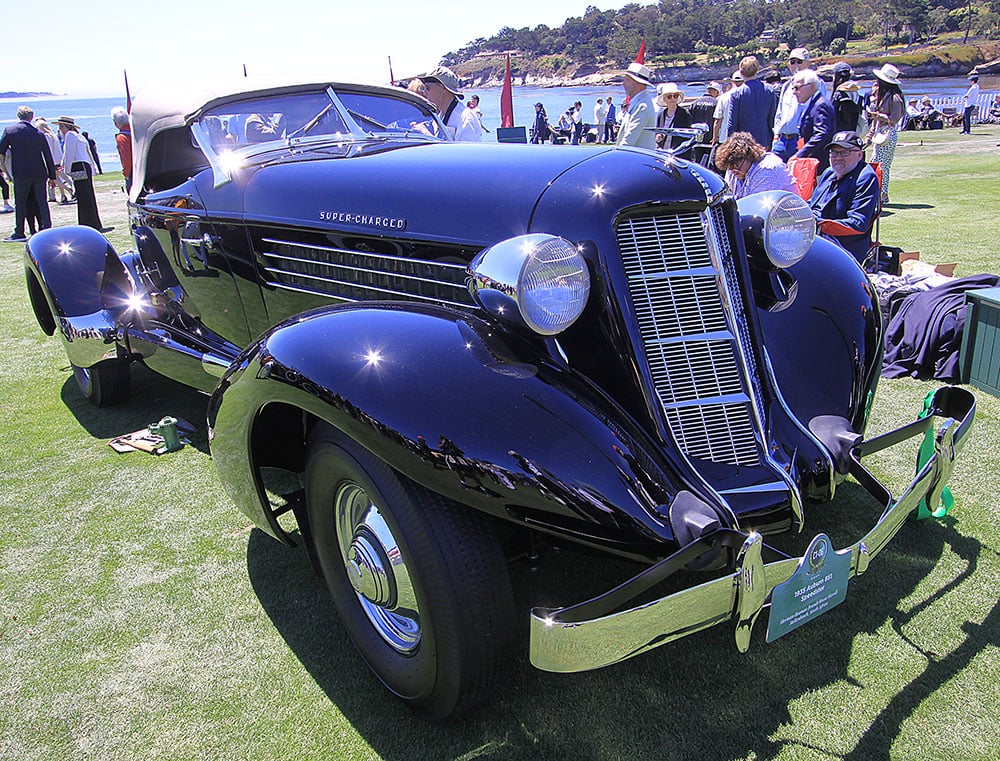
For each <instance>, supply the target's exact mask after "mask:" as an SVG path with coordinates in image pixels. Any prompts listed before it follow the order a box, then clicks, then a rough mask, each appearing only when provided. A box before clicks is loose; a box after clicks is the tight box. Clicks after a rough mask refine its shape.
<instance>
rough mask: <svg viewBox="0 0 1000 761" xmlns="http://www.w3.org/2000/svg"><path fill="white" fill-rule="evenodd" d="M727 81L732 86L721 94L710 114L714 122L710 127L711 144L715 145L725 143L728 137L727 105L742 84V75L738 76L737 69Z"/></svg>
mask: <svg viewBox="0 0 1000 761" xmlns="http://www.w3.org/2000/svg"><path fill="white" fill-rule="evenodd" d="M729 81H730V82H732V83H733V86H732V87H730V88H729V89H728V90H726V91H725V92H724V93H722V95H720V96H719V98H718V100H716V101H715V113H714V114H712V120H713V122H714V125H713V127H712V142H713V143H714V144H716V145H718V144H719V143H724V142H726V138H728V137H729V104H730V101H731V100H732V97H733V92H734V91H735V90H736V88H737V87H739V86H740V85H742V84H743V75H742V74H740V72H739V69H737V70H736V71H734V72H733V76H732V77H730V80H729Z"/></svg>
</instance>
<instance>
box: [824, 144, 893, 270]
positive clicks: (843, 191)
mask: <svg viewBox="0 0 1000 761" xmlns="http://www.w3.org/2000/svg"><path fill="white" fill-rule="evenodd" d="M829 152H830V168H829V169H827V170H825V171H824V172H823V174H821V175H820V177H819V180H818V182H817V183H816V189H815V190H814V191H813V194H812V196H811V197H810V198H809V208H811V209H812V211H813V214H814V215H815V216H816V219H817V223H818V227H819V231H820V233H822V234H823V235H824V236H826V237H828V238H830V239H831V240H833V241H836V242H837V243H839V244H840V245H841V247H843V248H844V249H845V250H847V251H848V252H849V253H850V254H852V255H853V256H854V258H855V259H857V260H858V262H859V263H864V261H865V259H866V258H867V256H868V251H869V249H871V246H872V226H873V225H874V223H875V218H876V217H877V216H878V213H879V197H880V191H879V182H878V176H877V175H876V174H875V170H874V169H872V168H871V167H870V166H868V164H867V163H865V160H864V159H865V154H864V149H863V148H862V143H861V138H860V137H858V133H857V132H850V131H847V132H838V133H837V134H835V135H834V136H833V140H831V141H830V146H829Z"/></svg>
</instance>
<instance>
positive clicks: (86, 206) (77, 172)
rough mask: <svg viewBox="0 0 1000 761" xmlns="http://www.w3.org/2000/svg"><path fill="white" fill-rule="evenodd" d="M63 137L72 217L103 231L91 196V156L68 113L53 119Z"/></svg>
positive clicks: (63, 157) (92, 191)
mask: <svg viewBox="0 0 1000 761" xmlns="http://www.w3.org/2000/svg"><path fill="white" fill-rule="evenodd" d="M55 123H56V124H58V125H59V133H60V134H61V135H62V138H63V156H62V162H61V163H62V168H63V169H64V170H65V171H66V172H67V173H68V174H69V176H70V177H72V178H73V188H74V192H75V193H76V218H77V221H78V222H79V224H81V225H88V226H89V227H93V228H94V229H95V230H98V231H103V229H104V225H102V224H101V217H100V214H99V213H98V211H97V198H96V197H95V196H94V181H93V179H92V178H93V176H94V159H93V157H92V156H91V155H90V146H89V145H87V141H86V140H84V139H83V138H82V137H81V136H80V132H79V127H77V126H76V121H74V119H73V117H71V116H60V117H59V118H58V119H56V121H55Z"/></svg>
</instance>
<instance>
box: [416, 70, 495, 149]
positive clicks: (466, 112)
mask: <svg viewBox="0 0 1000 761" xmlns="http://www.w3.org/2000/svg"><path fill="white" fill-rule="evenodd" d="M417 79H419V80H420V81H421V82H423V83H424V85H425V86H426V87H427V95H426V98H427V100H429V101H430V102H431V103H433V104H434V105H435V106H437V108H438V111H440V112H441V121H443V122H444V126H445V127H447V128H448V132H449V133H450V134H451V136H452V137H454V138H455V139H456V140H461V141H465V142H478V141H479V140H480V138H481V137H482V135H483V127H482V124H480V122H479V119H478V118H476V112H475V111H473V110H472V109H471V108H462V106H461V103H460V102H459V101H460V100H461V99H462V98H463V97H464V96H463V95H462V93H461V90H460V89H459V82H458V77H457V76H455V73H454V72H453V71H452V70H451V69H449V68H447V67H446V66H436V67H435V68H434V69H432V70H431V71H429V72H427V73H426V74H421V75H420V76H419V77H417Z"/></svg>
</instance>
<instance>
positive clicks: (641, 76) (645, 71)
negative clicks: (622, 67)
mask: <svg viewBox="0 0 1000 761" xmlns="http://www.w3.org/2000/svg"><path fill="white" fill-rule="evenodd" d="M625 76H626V77H628V78H629V79H633V80H635V81H636V82H638V83H639V84H640V85H646V86H647V87H651V86H652V84H653V83H652V82H651V81H650V80H651V78H652V76H653V72H651V71H650V70H649V67H648V66H646V64H644V63H638V62H636V63H630V64H629V65H628V70H627V71H626V72H625Z"/></svg>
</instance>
